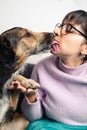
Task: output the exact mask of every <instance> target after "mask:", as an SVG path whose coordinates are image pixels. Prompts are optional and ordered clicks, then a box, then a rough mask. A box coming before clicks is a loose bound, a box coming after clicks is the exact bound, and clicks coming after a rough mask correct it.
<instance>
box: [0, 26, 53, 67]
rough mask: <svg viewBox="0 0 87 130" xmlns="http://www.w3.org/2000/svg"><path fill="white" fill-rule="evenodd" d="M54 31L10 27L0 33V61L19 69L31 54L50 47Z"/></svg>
mask: <svg viewBox="0 0 87 130" xmlns="http://www.w3.org/2000/svg"><path fill="white" fill-rule="evenodd" d="M52 39H53V33H48V32H42V33H39V32H38V33H36V32H33V31H31V30H27V29H25V28H21V27H15V28H12V29H9V30H7V31H5V32H4V33H2V34H1V35H0V63H3V64H7V65H10V66H11V65H14V66H15V67H16V68H15V69H19V68H20V67H21V66H22V65H23V64H24V62H25V60H26V59H27V58H28V57H29V55H31V54H36V53H38V52H41V51H44V50H47V49H49V46H50V44H51V42H52Z"/></svg>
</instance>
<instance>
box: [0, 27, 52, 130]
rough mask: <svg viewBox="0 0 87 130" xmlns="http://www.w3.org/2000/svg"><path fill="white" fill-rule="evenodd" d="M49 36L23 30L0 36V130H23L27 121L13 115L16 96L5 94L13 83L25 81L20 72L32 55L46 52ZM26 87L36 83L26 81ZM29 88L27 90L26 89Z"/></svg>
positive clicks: (15, 30) (16, 100)
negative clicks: (27, 84)
mask: <svg viewBox="0 0 87 130" xmlns="http://www.w3.org/2000/svg"><path fill="white" fill-rule="evenodd" d="M52 40H53V33H50V32H37V33H36V32H33V31H31V30H28V29H26V28H22V27H14V28H11V29H8V30H6V31H5V32H3V33H2V34H1V35H0V130H25V128H26V127H27V125H28V123H29V121H28V120H27V119H26V118H25V117H24V116H23V114H20V113H17V112H16V109H17V104H18V100H19V95H20V92H18V91H17V90H9V89H8V88H9V86H10V84H11V83H12V81H13V80H19V81H20V82H22V80H26V78H25V77H23V76H22V75H20V71H21V68H22V67H23V66H24V64H25V62H26V60H27V59H28V58H29V56H31V55H32V54H37V53H40V52H43V51H44V50H48V49H49V48H50V45H51V42H52ZM27 81H28V82H29V84H30V87H32V88H35V87H37V86H38V83H36V82H35V81H33V80H31V79H27ZM28 87H29V86H28Z"/></svg>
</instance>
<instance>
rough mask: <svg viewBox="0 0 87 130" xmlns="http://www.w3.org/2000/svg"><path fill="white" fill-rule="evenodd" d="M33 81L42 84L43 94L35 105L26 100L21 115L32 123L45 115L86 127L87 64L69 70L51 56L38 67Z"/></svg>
mask: <svg viewBox="0 0 87 130" xmlns="http://www.w3.org/2000/svg"><path fill="white" fill-rule="evenodd" d="M32 79H34V80H35V81H37V82H39V83H40V90H39V97H38V100H37V101H36V102H35V103H30V102H28V100H27V97H25V98H24V100H23V103H22V112H23V113H24V115H25V116H26V117H27V118H28V119H29V120H31V121H32V120H36V119H40V118H42V117H43V115H44V114H45V115H46V116H47V117H48V118H50V119H53V120H55V121H60V122H63V123H66V124H71V125H83V126H84V125H87V62H85V63H84V64H82V65H80V66H79V67H67V66H65V65H64V64H63V63H62V61H61V59H60V58H58V57H56V56H54V55H52V56H49V57H47V58H44V59H43V60H41V61H40V62H39V63H38V64H37V65H36V66H35V68H34V71H33V73H32ZM43 108H44V109H43Z"/></svg>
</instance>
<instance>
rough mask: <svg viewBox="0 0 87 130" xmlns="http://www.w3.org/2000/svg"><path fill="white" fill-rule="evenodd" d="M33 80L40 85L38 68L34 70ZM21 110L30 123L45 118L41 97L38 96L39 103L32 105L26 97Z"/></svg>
mask: <svg viewBox="0 0 87 130" xmlns="http://www.w3.org/2000/svg"><path fill="white" fill-rule="evenodd" d="M31 78H32V79H33V80H35V81H36V82H38V83H39V81H38V74H37V69H36V67H35V68H34V70H33V72H32V76H31ZM39 94H40V93H39ZM21 109H22V112H23V114H24V115H25V117H26V118H27V119H28V120H29V121H33V120H37V119H40V118H42V116H43V110H42V105H41V100H40V96H38V99H37V101H36V102H34V103H30V102H29V101H28V99H27V97H26V96H25V97H24V100H23V102H22V105H21Z"/></svg>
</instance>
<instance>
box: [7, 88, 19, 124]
mask: <svg viewBox="0 0 87 130" xmlns="http://www.w3.org/2000/svg"><path fill="white" fill-rule="evenodd" d="M19 95H20V94H19V92H18V91H16V90H13V91H12V92H11V98H10V101H9V110H8V111H7V113H6V115H5V118H6V122H9V121H11V120H12V118H13V115H14V113H15V111H16V108H17V104H18V100H19Z"/></svg>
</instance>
